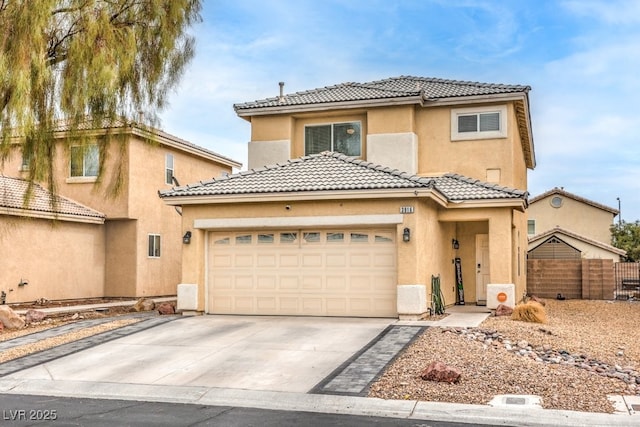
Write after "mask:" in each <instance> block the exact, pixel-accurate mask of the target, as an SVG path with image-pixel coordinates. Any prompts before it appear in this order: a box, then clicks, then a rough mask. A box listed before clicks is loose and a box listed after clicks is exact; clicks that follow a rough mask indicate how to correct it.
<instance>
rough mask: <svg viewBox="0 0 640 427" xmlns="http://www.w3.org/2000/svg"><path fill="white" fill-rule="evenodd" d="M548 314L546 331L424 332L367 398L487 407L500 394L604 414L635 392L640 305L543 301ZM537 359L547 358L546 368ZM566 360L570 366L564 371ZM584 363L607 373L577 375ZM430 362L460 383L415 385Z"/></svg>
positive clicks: (497, 324) (495, 325)
mask: <svg viewBox="0 0 640 427" xmlns="http://www.w3.org/2000/svg"><path fill="white" fill-rule="evenodd" d="M546 311H547V316H548V317H549V322H548V323H547V324H544V325H541V324H533V323H524V322H519V321H513V320H511V319H509V318H503V317H502V318H496V317H491V318H489V319H487V320H486V321H485V322H483V324H482V325H481V326H480V328H478V329H476V330H462V329H448V328H430V329H428V330H427V331H426V332H425V333H424V334H423V335H422V336H421V337H420V338H419V339H418V340H416V341H415V342H414V344H413V345H411V346H410V347H409V348H407V350H406V351H405V352H404V353H403V354H402V355H401V356H400V357H398V359H396V361H395V363H393V365H391V366H390V367H389V368H388V369H387V371H386V372H385V373H384V374H383V375H382V376H381V377H380V379H379V380H378V381H377V382H376V383H374V384H373V385H372V386H371V389H370V393H369V395H370V396H374V397H380V398H384V399H417V400H425V401H441V402H453V403H471V404H487V403H488V402H489V401H490V400H491V399H492V398H493V397H494V396H495V395H498V394H532V395H537V396H540V397H541V398H542V406H543V407H544V408H552V409H566V410H576V411H587V412H609V413H610V412H613V410H614V409H613V405H612V404H611V402H610V401H609V400H608V398H607V396H608V395H629V394H636V393H637V392H638V388H639V387H640V386H638V385H637V384H635V378H637V377H635V376H633V375H635V374H634V373H637V372H638V370H639V369H638V367H640V348H639V347H640V346H639V345H638V344H637V343H638V342H640V328H638V327H637V325H640V303H637V302H636V303H634V302H626V301H616V302H606V301H578V300H576V301H548V303H547V306H546ZM633 326H635V327H633ZM489 332H491V334H489ZM494 333H495V334H496V336H495V337H494V336H493V334H494ZM505 341H506V342H505ZM525 341H526V343H525ZM521 350H523V351H521ZM538 352H542V353H543V354H544V355H547V352H549V353H548V356H549V357H548V359H550V360H545V359H544V357H541V356H542V355H541V354H540V353H538ZM558 356H559V357H560V360H557V359H556V358H557V357H558ZM565 356H566V357H567V359H571V358H573V361H572V362H571V363H566V360H565V359H564V357H565ZM538 359H539V360H538ZM551 359H552V360H551ZM576 360H577V361H578V364H577V366H576ZM585 360H586V361H587V362H586V363H594V364H595V363H597V364H598V366H599V367H603V366H606V367H607V370H606V371H607V372H605V373H603V372H598V371H597V370H596V368H595V367H594V368H593V369H591V370H590V369H586V368H584V367H581V366H580V363H584V362H585ZM433 361H442V362H444V363H446V364H448V365H451V366H453V367H455V368H458V369H459V370H461V371H462V376H461V380H460V381H459V382H458V383H456V384H446V383H434V382H426V381H423V380H422V379H420V377H419V375H420V373H421V372H422V370H423V369H425V368H426V367H427V366H428V365H429V363H431V362H433ZM556 361H557V363H555V362H556ZM618 368H619V369H618ZM611 370H613V371H611ZM625 370H626V371H627V372H625ZM607 373H619V374H620V375H619V376H609V375H606V374H607ZM625 374H626V375H627V376H626V377H625V376H624V375H625ZM632 376H633V381H631V379H630V377H632Z"/></svg>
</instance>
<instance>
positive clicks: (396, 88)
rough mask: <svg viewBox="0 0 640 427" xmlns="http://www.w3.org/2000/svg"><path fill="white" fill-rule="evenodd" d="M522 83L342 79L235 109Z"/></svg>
mask: <svg viewBox="0 0 640 427" xmlns="http://www.w3.org/2000/svg"><path fill="white" fill-rule="evenodd" d="M530 89H531V88H530V87H529V86H522V85H507V84H494V83H478V82H469V81H459V80H445V79H437V78H428V77H413V76H400V77H391V78H388V79H384V80H377V81H373V82H367V83H355V82H349V83H342V84H338V85H334V86H327V87H323V88H318V89H312V90H307V91H304V92H296V93H293V94H286V95H284V96H282V98H281V97H279V96H276V97H272V98H266V99H261V100H257V101H253V102H245V103H241V104H235V105H234V106H233V107H234V109H235V110H236V112H238V113H240V112H243V111H247V112H249V111H250V110H252V109H256V108H268V107H283V106H301V105H310V104H324V103H332V102H350V101H369V100H384V99H391V98H411V97H414V98H417V97H419V98H420V99H422V100H438V99H442V98H452V97H465V96H481V95H495V94H505V93H522V92H528V91H529V90H530Z"/></svg>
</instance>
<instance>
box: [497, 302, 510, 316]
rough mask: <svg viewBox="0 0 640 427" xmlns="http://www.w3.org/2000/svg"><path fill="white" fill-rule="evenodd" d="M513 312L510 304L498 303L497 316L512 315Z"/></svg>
mask: <svg viewBox="0 0 640 427" xmlns="http://www.w3.org/2000/svg"><path fill="white" fill-rule="evenodd" d="M512 314H513V308H511V307H509V306H508V305H504V304H498V306H497V307H496V316H511V315H512Z"/></svg>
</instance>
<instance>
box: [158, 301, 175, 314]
mask: <svg viewBox="0 0 640 427" xmlns="http://www.w3.org/2000/svg"><path fill="white" fill-rule="evenodd" d="M158 313H160V314H176V310H175V309H174V308H173V306H172V305H171V304H169V303H168V302H163V303H162V304H160V305H159V306H158Z"/></svg>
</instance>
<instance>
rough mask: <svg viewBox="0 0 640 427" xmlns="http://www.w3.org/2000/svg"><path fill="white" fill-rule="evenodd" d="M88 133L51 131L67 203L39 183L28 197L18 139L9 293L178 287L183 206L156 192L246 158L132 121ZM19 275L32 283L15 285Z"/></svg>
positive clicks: (6, 189)
mask: <svg viewBox="0 0 640 427" xmlns="http://www.w3.org/2000/svg"><path fill="white" fill-rule="evenodd" d="M85 132H86V134H85V135H86V136H89V141H88V142H87V143H86V144H85V145H74V144H71V145H69V144H68V142H67V141H66V140H65V138H64V137H65V132H64V129H61V130H60V132H58V133H56V135H55V137H56V138H57V139H58V140H59V144H57V145H56V154H55V159H54V162H55V164H54V170H55V174H56V175H55V182H56V184H57V187H56V194H57V195H59V200H61V201H64V203H54V204H51V203H50V198H51V197H52V196H51V194H50V193H49V192H48V191H47V190H45V189H44V188H42V187H41V186H39V185H36V186H35V187H34V188H35V190H36V191H35V192H34V193H33V197H32V198H31V199H30V201H29V203H27V204H25V203H23V201H24V192H25V191H26V186H25V184H26V181H24V179H23V178H26V177H27V176H28V171H27V170H25V168H26V165H27V164H28V163H27V162H26V161H24V159H23V158H22V155H21V146H20V143H19V142H16V144H15V147H14V148H15V150H14V151H13V155H12V156H11V157H10V158H9V159H8V160H7V161H5V163H4V165H3V167H2V170H1V171H0V172H1V173H2V174H3V175H4V176H3V178H2V179H3V187H2V188H3V191H2V193H0V209H1V210H0V227H2V238H0V247H1V248H2V254H3V261H2V266H3V268H2V269H1V270H0V290H1V291H4V292H5V293H7V302H22V301H30V300H35V299H38V298H46V299H51V300H53V299H69V298H85V297H95V296H110V297H140V296H159V295H175V293H176V284H177V283H179V282H180V280H181V257H182V254H181V251H182V247H183V243H182V242H183V233H182V231H181V230H182V226H181V217H180V215H181V212H180V210H179V209H176V208H174V207H170V206H167V205H166V204H164V203H163V202H162V201H161V200H159V198H158V191H161V190H164V189H169V188H171V187H172V186H174V185H176V183H178V182H180V183H186V182H194V181H198V180H207V179H211V178H212V177H220V176H223V175H227V174H228V173H231V172H232V168H238V167H240V166H241V165H240V163H238V162H236V161H234V160H231V159H228V158H226V157H223V156H220V155H218V154H216V153H213V152H211V151H209V150H206V149H204V148H202V147H198V146H196V145H194V144H192V143H190V142H187V141H184V140H181V139H179V138H176V137H175V136H172V135H169V134H167V133H164V132H162V131H157V130H150V129H147V128H146V127H144V126H140V125H137V124H135V123H131V124H124V123H123V124H121V125H119V126H117V127H114V128H109V129H106V128H102V129H89V128H87V129H86V130H85ZM107 134H109V135H111V136H112V138H111V140H110V141H109V142H108V143H106V142H105V137H106V135H107ZM100 164H103V170H104V172H103V174H102V175H101V176H100V181H98V169H99V167H100ZM8 177H14V178H8ZM69 210H71V211H69ZM23 281H28V285H24V284H23V286H20V287H18V283H21V282H23ZM11 289H13V291H11Z"/></svg>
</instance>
